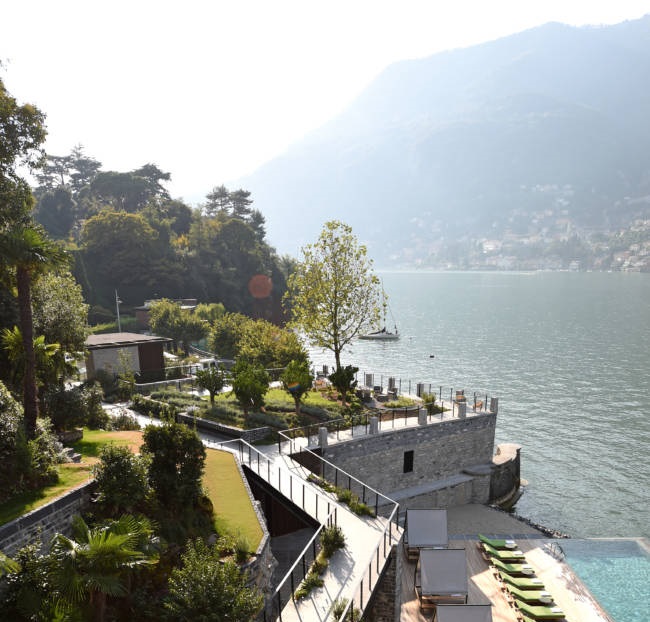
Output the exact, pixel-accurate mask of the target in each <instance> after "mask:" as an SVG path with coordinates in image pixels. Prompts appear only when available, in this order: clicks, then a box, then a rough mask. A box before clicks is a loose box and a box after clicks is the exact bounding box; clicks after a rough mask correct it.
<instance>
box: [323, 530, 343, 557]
mask: <svg viewBox="0 0 650 622" xmlns="http://www.w3.org/2000/svg"><path fill="white" fill-rule="evenodd" d="M320 544H321V547H322V551H323V554H324V555H325V557H327V558H330V557H332V555H334V553H336V551H338V550H339V549H342V548H344V547H345V534H344V533H343V530H342V529H341V528H340V527H339V526H338V525H330V526H328V527H324V528H323V531H321V534H320Z"/></svg>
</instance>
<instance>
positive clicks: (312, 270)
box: [285, 221, 383, 369]
mask: <svg viewBox="0 0 650 622" xmlns="http://www.w3.org/2000/svg"><path fill="white" fill-rule="evenodd" d="M287 285H288V291H287V293H286V295H285V304H286V305H287V307H288V309H289V311H290V313H291V325H292V326H294V327H295V328H297V329H299V330H300V331H301V332H303V333H304V334H305V335H306V337H307V339H308V340H309V341H310V342H311V343H312V344H313V345H315V346H317V347H320V348H325V349H328V350H331V351H332V352H333V353H334V358H335V361H336V368H337V369H340V368H341V360H340V356H341V352H342V351H343V348H344V347H345V346H346V345H348V344H349V343H350V342H351V341H352V340H353V339H354V338H355V337H357V336H358V335H359V334H362V333H364V332H367V331H368V330H369V329H370V328H371V327H372V326H374V325H376V324H377V323H378V322H379V320H380V318H381V309H382V300H383V292H382V290H381V285H380V282H379V278H378V277H377V276H376V275H375V274H374V273H373V271H372V261H370V260H368V259H367V257H366V247H365V246H363V245H359V243H358V242H357V240H356V238H355V237H354V235H353V234H352V229H351V227H349V226H348V225H346V224H344V223H342V222H339V221H329V222H327V223H325V225H324V227H323V230H322V232H321V234H320V237H319V239H318V242H316V243H315V244H310V245H307V246H306V247H305V248H303V250H302V259H301V261H299V262H298V263H297V265H296V266H295V270H294V272H293V273H292V274H291V276H290V277H289V280H288V283H287Z"/></svg>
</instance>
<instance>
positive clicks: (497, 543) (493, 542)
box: [478, 534, 517, 550]
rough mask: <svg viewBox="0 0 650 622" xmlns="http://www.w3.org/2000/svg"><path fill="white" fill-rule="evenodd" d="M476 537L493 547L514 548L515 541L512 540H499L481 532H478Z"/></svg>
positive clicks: (515, 546) (515, 545)
mask: <svg viewBox="0 0 650 622" xmlns="http://www.w3.org/2000/svg"><path fill="white" fill-rule="evenodd" d="M478 539H479V540H480V541H481V542H483V544H487V545H488V546H491V547H492V548H493V549H497V550H498V549H516V548H517V543H516V542H515V541H514V540H501V539H499V538H488V537H487V536H484V535H482V534H478Z"/></svg>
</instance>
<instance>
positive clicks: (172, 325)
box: [149, 299, 208, 356]
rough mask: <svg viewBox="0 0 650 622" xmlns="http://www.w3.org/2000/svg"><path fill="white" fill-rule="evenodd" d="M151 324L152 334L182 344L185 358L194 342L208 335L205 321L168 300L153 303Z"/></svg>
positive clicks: (150, 312)
mask: <svg viewBox="0 0 650 622" xmlns="http://www.w3.org/2000/svg"><path fill="white" fill-rule="evenodd" d="M149 324H150V326H151V330H152V332H154V333H156V334H157V335H163V336H165V337H170V338H171V339H173V340H174V341H176V342H177V343H179V344H182V346H183V351H184V353H185V356H188V355H189V348H190V345H191V343H192V341H199V340H200V339H202V338H203V337H205V336H206V335H207V333H208V324H207V323H206V322H205V320H203V319H201V318H200V317H199V316H197V315H195V314H194V313H192V312H191V311H190V310H189V309H182V308H181V307H180V305H178V304H176V303H175V302H172V301H171V300H167V299H163V300H157V301H156V302H154V303H152V305H151V307H150V308H149Z"/></svg>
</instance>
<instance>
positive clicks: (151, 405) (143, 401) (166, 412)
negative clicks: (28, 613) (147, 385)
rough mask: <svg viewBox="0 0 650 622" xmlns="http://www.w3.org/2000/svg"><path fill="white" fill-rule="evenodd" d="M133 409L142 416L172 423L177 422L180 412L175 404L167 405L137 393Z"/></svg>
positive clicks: (134, 397)
mask: <svg viewBox="0 0 650 622" xmlns="http://www.w3.org/2000/svg"><path fill="white" fill-rule="evenodd" d="M131 408H132V409H133V410H135V411H136V412H139V413H140V414H141V415H148V416H150V417H155V418H156V419H160V420H162V421H168V422H170V423H171V422H173V421H175V419H176V413H177V412H178V408H177V407H176V406H175V405H174V404H173V403H169V404H166V403H165V402H162V401H159V400H155V399H152V398H149V397H145V396H143V395H139V394H137V393H136V394H135V395H133V397H132V400H131Z"/></svg>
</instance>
